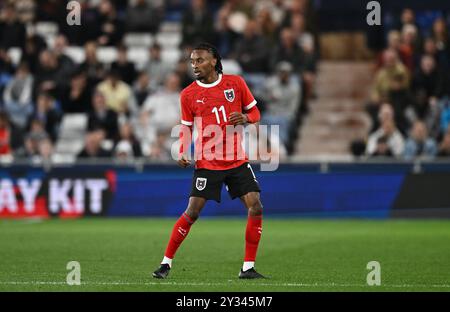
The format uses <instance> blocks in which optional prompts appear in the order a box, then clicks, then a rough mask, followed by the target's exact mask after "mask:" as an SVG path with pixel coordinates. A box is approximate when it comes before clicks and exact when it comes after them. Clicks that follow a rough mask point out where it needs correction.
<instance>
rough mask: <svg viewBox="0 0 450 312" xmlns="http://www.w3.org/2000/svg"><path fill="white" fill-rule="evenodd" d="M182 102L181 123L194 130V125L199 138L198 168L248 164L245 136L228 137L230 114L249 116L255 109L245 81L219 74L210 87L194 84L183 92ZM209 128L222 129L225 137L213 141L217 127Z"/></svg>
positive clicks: (234, 135)
mask: <svg viewBox="0 0 450 312" xmlns="http://www.w3.org/2000/svg"><path fill="white" fill-rule="evenodd" d="M180 101H181V123H182V124H184V125H186V126H192V125H194V122H195V126H196V128H197V131H198V134H199V135H198V138H197V140H196V142H195V155H196V158H195V159H196V168H206V169H210V170H226V169H231V168H235V167H238V166H240V165H242V164H243V163H245V162H246V161H248V159H247V156H246V155H245V152H244V149H243V146H242V132H235V133H233V134H232V135H231V136H230V135H228V136H227V135H226V134H227V132H226V131H227V128H228V130H230V128H231V129H234V128H233V126H232V125H231V124H230V123H229V122H228V118H229V115H230V113H232V112H240V113H242V112H246V111H248V110H250V109H252V108H253V107H255V105H256V100H255V98H254V97H253V95H252V93H251V92H250V90H249V88H248V86H247V84H246V83H245V81H244V79H242V78H241V77H240V76H236V75H224V74H219V78H218V79H217V80H216V81H215V82H213V83H211V84H204V83H202V82H200V81H198V80H197V81H194V82H193V83H192V84H191V85H189V86H188V87H186V88H185V89H184V90H183V91H182V92H181V95H180ZM255 109H257V108H256V107H255ZM198 117H201V118H198ZM208 126H218V127H220V129H221V130H222V135H221V136H215V138H216V140H214V135H215V133H213V132H211V129H214V127H209V128H208ZM227 126H229V127H227ZM230 126H231V127H230ZM229 133H230V132H229ZM217 140H220V142H217ZM216 144H217V145H216ZM227 144H228V147H227ZM216 147H217V148H218V149H219V151H217V150H216V149H215V148H216ZM220 151H221V152H220ZM211 158H212V159H211Z"/></svg>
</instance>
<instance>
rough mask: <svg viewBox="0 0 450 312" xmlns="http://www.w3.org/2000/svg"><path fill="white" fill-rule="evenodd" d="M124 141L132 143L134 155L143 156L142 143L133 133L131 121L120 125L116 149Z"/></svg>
mask: <svg viewBox="0 0 450 312" xmlns="http://www.w3.org/2000/svg"><path fill="white" fill-rule="evenodd" d="M123 142H127V143H128V144H129V145H130V147H131V152H132V155H133V156H134V157H142V149H141V143H140V142H139V140H138V139H136V137H135V135H134V133H133V127H132V125H131V124H130V123H129V122H125V123H123V124H122V125H121V126H120V131H119V138H118V140H117V143H116V149H117V147H118V146H119V145H120V144H121V143H123Z"/></svg>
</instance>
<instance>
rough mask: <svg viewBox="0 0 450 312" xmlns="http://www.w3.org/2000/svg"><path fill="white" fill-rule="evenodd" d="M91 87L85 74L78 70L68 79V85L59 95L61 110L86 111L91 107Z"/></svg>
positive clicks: (68, 111)
mask: <svg viewBox="0 0 450 312" xmlns="http://www.w3.org/2000/svg"><path fill="white" fill-rule="evenodd" d="M91 98H92V87H91V86H90V85H89V83H88V80H87V75H86V73H85V72H84V71H81V70H78V71H77V72H75V73H74V74H73V75H72V78H71V79H70V86H69V87H68V88H65V89H64V91H63V93H62V95H61V104H62V110H63V111H64V112H65V113H87V112H89V111H90V109H91V104H90V103H91Z"/></svg>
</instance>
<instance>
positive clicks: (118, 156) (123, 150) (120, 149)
mask: <svg viewBox="0 0 450 312" xmlns="http://www.w3.org/2000/svg"><path fill="white" fill-rule="evenodd" d="M114 157H115V160H116V161H117V162H118V163H131V162H133V161H134V158H135V155H134V153H133V148H132V146H131V144H130V142H128V141H126V140H124V141H120V142H119V143H117V145H116V147H115V148H114Z"/></svg>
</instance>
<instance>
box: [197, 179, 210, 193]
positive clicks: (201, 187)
mask: <svg viewBox="0 0 450 312" xmlns="http://www.w3.org/2000/svg"><path fill="white" fill-rule="evenodd" d="M206 181H207V180H206V178H197V181H196V182H195V187H196V188H197V190H199V191H203V190H204V189H205V187H206Z"/></svg>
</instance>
